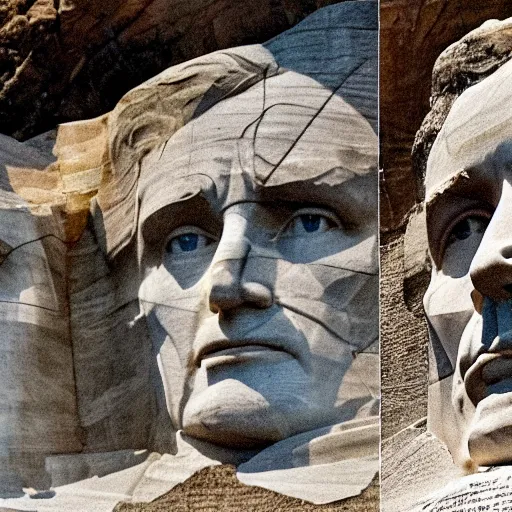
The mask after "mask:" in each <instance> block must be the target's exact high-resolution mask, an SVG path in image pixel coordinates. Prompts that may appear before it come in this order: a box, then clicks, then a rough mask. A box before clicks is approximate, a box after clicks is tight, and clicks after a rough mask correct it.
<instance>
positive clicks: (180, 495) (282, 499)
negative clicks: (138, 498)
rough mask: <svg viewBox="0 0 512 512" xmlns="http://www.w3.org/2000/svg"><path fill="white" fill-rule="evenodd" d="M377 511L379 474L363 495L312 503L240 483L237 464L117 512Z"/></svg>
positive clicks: (216, 468) (205, 471) (217, 468)
mask: <svg viewBox="0 0 512 512" xmlns="http://www.w3.org/2000/svg"><path fill="white" fill-rule="evenodd" d="M170 510H172V511H173V512H214V511H217V510H222V511H223V512H238V511H240V510H243V511H244V512H267V511H268V512H284V511H286V512H299V511H300V512H308V511H310V510H311V511H313V510H322V511H325V512H349V511H355V510H357V511H358V512H377V511H378V510H379V485H378V478H377V477H376V478H375V479H374V481H373V482H372V484H371V485H370V486H369V487H368V488H367V489H365V490H364V491H363V492H362V494H360V495H359V496H355V497H353V498H349V499H347V500H343V501H339V502H336V503H329V504H327V505H312V504H310V503H307V502H305V501H303V500H298V499H295V498H290V497H288V496H283V495H281V494H277V493H275V492H272V491H269V490H267V489H262V488H261V487H250V486H248V485H243V484H241V483H240V482H239V481H238V480H237V478H236V473H235V468H234V466H228V465H223V466H214V467H210V468H205V469H203V470H202V471H199V472H198V473H196V474H195V475H194V476H192V477H191V478H189V479H188V480H187V481H186V482H184V483H182V484H180V485H178V486H177V487H175V488H174V489H173V490H172V491H170V492H169V493H167V494H166V495H164V496H162V497H160V498H158V499H156V500H155V501H153V502H152V503H144V504H142V503H141V504H137V503H120V504H119V505H118V506H117V507H116V508H115V512H164V511H170Z"/></svg>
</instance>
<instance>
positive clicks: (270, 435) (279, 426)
mask: <svg viewBox="0 0 512 512" xmlns="http://www.w3.org/2000/svg"><path fill="white" fill-rule="evenodd" d="M182 428H183V431H184V433H185V434H187V435H189V436H191V437H195V438H197V439H201V440H203V441H207V442H210V443H213V444H216V445H219V446H225V447H229V448H235V449H236V448H241V449H251V448H261V447H264V446H266V445H270V444H272V443H275V442H277V441H280V440H282V439H285V438H287V437H288V436H289V435H290V431H289V428H288V422H287V420H286V418H285V417H284V415H282V414H281V413H279V411H277V410H275V407H271V406H270V404H269V402H268V401H267V400H266V399H265V398H264V397H263V396H262V395H261V394H259V393H258V392H257V391H255V390H254V389H251V388H250V387H248V386H246V385H244V384H242V383H241V382H239V381H234V380H226V381H222V382H220V383H218V384H215V385H214V386H210V387H209V388H208V389H206V390H204V391H203V392H201V393H200V394H199V395H196V396H193V397H191V399H190V400H189V401H188V403H187V405H186V406H185V410H184V411H183V421H182Z"/></svg>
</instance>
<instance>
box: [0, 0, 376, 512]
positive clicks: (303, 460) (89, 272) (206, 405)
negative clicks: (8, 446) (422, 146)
mask: <svg viewBox="0 0 512 512" xmlns="http://www.w3.org/2000/svg"><path fill="white" fill-rule="evenodd" d="M376 13H377V11H376V3H374V2H348V3H344V4H341V5H340V6H333V7H330V8H325V9H323V10H321V11H319V12H318V13H316V14H315V15H313V16H311V17H309V18H308V19H307V20H305V21H304V22H303V23H302V24H300V25H298V26H297V27H296V28H295V29H292V30H291V31H289V32H286V33H285V34H283V35H281V36H280V37H278V38H276V39H273V40H271V41H270V42H269V43H268V44H266V45H264V46H260V45H256V46H247V47H241V48H234V49H230V50H226V51H222V52H217V53H213V54H210V55H206V56H204V57H201V58H199V59H196V60H194V61H190V62H187V63H184V64H182V65H179V66H177V67H174V68H170V69H169V70H166V71H165V72H163V73H162V74H161V75H158V76H156V77H155V78H153V79H152V80H150V81H148V82H146V83H145V84H143V85H142V86H140V87H139V88H136V89H134V90H133V91H131V92H130V93H128V94H127V95H126V96H125V97H124V98H123V99H122V100H121V101H120V102H119V104H118V106H117V107H116V109H115V110H114V111H113V112H112V113H110V114H108V115H105V116H102V117H100V118H97V119H92V120H89V121H84V122H79V123H74V124H70V125H64V126H62V127H60V128H59V130H58V132H57V135H56V142H55V145H53V144H51V143H50V141H49V140H48V138H44V137H43V138H41V139H38V140H34V141H31V142H30V143H26V144H25V145H23V147H25V146H26V147H29V148H33V147H39V148H40V150H43V148H44V149H45V150H47V151H48V150H53V152H54V154H55V156H56V160H55V161H50V162H49V163H47V164H46V169H45V171H43V172H41V171H37V170H34V169H31V168H23V166H20V165H18V166H11V168H7V169H6V170H7V177H8V181H7V180H6V186H7V187H8V186H12V188H13V189H14V190H15V191H16V192H17V193H18V194H20V195H21V196H23V197H25V198H26V200H27V201H28V202H29V203H30V206H31V208H32V214H33V215H34V216H35V218H37V219H38V220H39V219H46V220H47V221H48V222H50V221H54V222H55V223H56V226H57V227H58V228H59V229H60V234H61V240H62V241H61V242H60V243H61V248H62V251H63V254H62V258H63V260H62V261H63V262H64V266H63V267H62V268H60V269H59V274H58V275H59V276H60V277H61V278H64V282H65V286H64V287H63V288H62V289H61V290H59V291H58V293H57V296H58V297H59V299H60V300H62V301H63V303H64V305H65V315H64V321H65V325H66V327H67V334H68V339H69V343H70V347H71V349H72V350H71V351H70V360H69V366H70V368H69V371H70V373H69V374H70V384H71V385H72V386H73V388H74V389H73V391H74V393H72V394H71V396H70V399H71V401H72V407H71V406H69V405H68V406H66V407H63V409H64V410H66V411H72V417H73V419H74V420H75V424H74V426H75V427H76V429H77V430H76V431H77V435H78V439H79V442H80V445H79V446H77V447H76V448H75V449H69V450H66V449H61V448H57V449H55V450H50V451H49V452H48V455H49V454H50V453H52V454H61V455H57V456H55V455H53V456H50V457H48V458H47V459H46V469H47V471H49V472H50V473H51V476H52V482H53V484H54V485H56V484H57V483H59V484H63V483H67V482H72V481H74V480H77V479H84V478H85V480H82V481H81V482H78V483H76V484H72V485H70V486H65V487H57V489H56V490H55V492H56V495H55V497H54V498H52V499H47V500H41V501H40V502H38V506H40V507H43V508H44V509H48V510H60V509H66V507H68V509H69V507H71V508H73V509H76V510H78V509H81V508H83V507H85V509H87V507H89V506H91V507H92V506H96V505H97V506H98V507H100V508H102V509H103V508H105V510H111V509H112V508H113V507H114V505H115V504H116V502H118V501H131V500H133V501H140V500H142V501H150V500H153V499H155V498H157V497H158V496H160V495H162V494H164V493H166V492H168V491H169V490H170V489H171V488H173V487H174V486H176V485H177V484H179V483H180V482H183V481H184V480H186V479H187V478H188V477H190V476H191V475H192V474H193V473H195V472H196V471H197V470H199V469H202V468H204V467H205V466H209V465H218V464H219V463H235V464H237V466H238V472H237V478H238V479H239V480H240V481H241V482H243V483H246V484H249V485H259V486H262V487H266V488H267V489H271V490H273V491H277V492H282V493H284V494H286V495H288V496H293V497H295V498H298V499H306V500H309V501H311V502H313V503H318V504H322V503H329V502H332V501H337V500H340V499H343V498H346V497H350V496H354V495H356V494H359V493H360V492H361V491H362V490H363V489H364V488H365V487H366V486H367V485H368V484H369V483H370V482H371V480H372V479H373V477H374V475H375V473H376V471H377V468H378V435H379V417H378V414H379V406H378V398H379V355H378V313H377V311H378V261H377V246H376V243H377V229H378V227H377V182H376V170H377V137H376V122H377V110H376V106H377V79H376V78H377V37H376V34H377V33H376V28H377V16H376ZM303 48H304V50H303V51H302V49H303ZM11 142H12V141H11ZM12 143H13V142H12ZM50 160H51V159H50ZM20 167H21V168H20ZM25 167H28V166H27V165H26V166H25ZM31 180H36V181H37V182H38V183H39V184H40V186H39V187H35V189H34V187H30V186H28V184H29V183H31V182H32V181H31ZM89 208H90V214H89ZM29 215H30V214H29ZM63 242H66V243H63ZM66 244H67V245H66ZM50 256H51V255H50ZM5 261H8V260H5ZM4 263H5V262H4ZM28 266H29V267H30V265H28ZM276 333H277V335H276ZM59 375H60V373H59ZM39 394H41V395H42V397H43V398H45V397H47V393H46V390H45V389H43V388H41V389H40V390H39ZM34 397H35V398H36V399H37V398H38V393H35V394H34ZM130 448H131V449H132V450H131V453H130V450H129V449H130ZM137 448H148V449H149V450H154V451H158V452H160V453H163V455H160V454H158V453H149V452H145V454H142V453H139V452H136V451H135V452H134V451H133V450H135V449H137ZM107 451H110V452H112V454H111V456H110V457H105V456H103V457H102V456H97V455H98V454H97V453H96V452H107ZM73 452H83V453H78V454H76V455H73ZM116 465H117V469H118V470H122V471H115V469H116ZM23 472H24V469H23V468H21V470H20V474H23ZM108 472H111V474H106V473H108ZM41 474H43V475H44V471H43V472H42V473H41ZM94 474H102V475H105V476H103V477H102V478H101V479H95V478H92V479H87V478H88V477H90V476H91V475H94ZM29 480H30V479H28V480H27V482H28V481H29ZM308 482H309V483H310V484H309V485H306V483H308ZM311 482H314V485H311ZM24 483H25V482H24ZM114 488H115V489H116V491H115V493H113V492H112V491H111V490H112V489H114ZM2 503H3V504H6V505H10V506H14V507H16V508H21V509H25V510H30V509H31V507H32V506H33V504H34V501H33V500H31V499H30V498H28V497H27V496H26V497H24V498H22V499H20V500H13V501H9V500H5V501H3V502H2ZM59 507H60V508H59Z"/></svg>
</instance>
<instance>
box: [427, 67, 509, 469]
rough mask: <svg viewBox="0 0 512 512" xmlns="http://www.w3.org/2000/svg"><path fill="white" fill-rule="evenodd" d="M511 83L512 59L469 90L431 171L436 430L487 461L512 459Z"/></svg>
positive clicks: (460, 450)
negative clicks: (511, 298)
mask: <svg viewBox="0 0 512 512" xmlns="http://www.w3.org/2000/svg"><path fill="white" fill-rule="evenodd" d="M511 83H512V66H511V65H510V63H508V64H505V65H504V66H503V67H502V68H500V69H499V70H498V71H496V72H495V73H494V74H493V75H491V76H490V77H489V78H487V79H485V80H483V81H482V82H481V83H479V84H478V85H475V86H473V87H471V88H470V89H468V90H467V91H466V92H465V93H463V94H462V95H461V97H460V98H459V99H458V100H457V101H456V102H455V104H454V106H453V107H452V110H451V112H450V114H449V116H448V118H447V120H446V122H445V125H444V127H443V129H442V131H441V132H440V134H439V135H438V138H437V140H436V143H435V144H434V146H433V148H432V151H431V154H430V158H429V162H428V167H427V177H426V189H427V197H426V201H427V223H428V234H429V245H430V250H431V254H432V258H433V260H434V264H435V265H434V271H433V275H432V281H431V283H430V287H429V290H428V291H427V294H426V296H425V310H426V313H427V317H428V319H429V322H430V325H431V341H432V343H433V345H434V347H433V353H434V358H435V360H436V362H437V368H436V369H437V372H438V376H439V381H438V382H434V383H432V385H431V392H430V396H429V407H430V418H431V427H432V429H433V431H434V432H435V433H436V434H437V435H438V436H440V437H441V438H442V439H443V440H444V441H445V442H446V443H447V444H448V446H449V448H450V451H451V452H452V454H453V455H454V456H455V458H456V459H458V460H460V461H463V460H464V459H465V458H466V457H468V456H469V457H470V458H471V459H472V460H473V461H474V462H476V463H477V464H479V465H490V464H496V463H503V462H510V461H511V460H512V451H511V450H510V446H511V443H510V434H509V432H510V425H511V423H512V422H511V420H510V412H511V406H510V397H511V396H512V395H511V393H512V365H511V364H510V361H511V359H510V354H511V353H512V352H511V351H512V336H511V332H512V302H511V300H510V296H511V295H510V292H511V289H510V285H511V284H512V263H511V262H512V260H511V257H512V235H511V233H510V219H511V214H512V210H511V205H512V188H511V184H510V179H511V174H510V163H511V161H512V128H511V127H512V124H511V122H510V105H511V102H512V95H511V94H510V84H511ZM443 366H444V370H443ZM451 373H453V376H451Z"/></svg>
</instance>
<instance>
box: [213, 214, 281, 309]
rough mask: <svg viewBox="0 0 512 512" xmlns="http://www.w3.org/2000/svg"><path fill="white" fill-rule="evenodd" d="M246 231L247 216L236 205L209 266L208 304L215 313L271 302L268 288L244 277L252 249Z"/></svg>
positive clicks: (225, 223)
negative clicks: (242, 214) (240, 213)
mask: <svg viewBox="0 0 512 512" xmlns="http://www.w3.org/2000/svg"><path fill="white" fill-rule="evenodd" d="M247 231H248V223H247V220H246V219H245V218H244V217H243V216H241V215H239V214H238V213H237V210H236V209H234V213H232V214H229V213H228V214H226V216H225V219H224V230H223V233H222V237H221V239H220V241H219V246H218V247H217V251H216V253H215V257H214V260H213V263H212V267H211V269H210V290H209V307H210V310H211V311H212V312H214V313H220V312H224V313H226V312H228V311H233V310H235V309H236V308H239V307H250V308H257V309H264V308H269V307H270V306H272V304H273V300H274V299H273V294H272V290H271V289H269V288H268V287H267V286H265V285H264V284H262V283H261V282H258V281H257V280H256V281H255V280H254V279H251V280H247V279H244V273H245V272H244V271H245V267H246V265H247V263H248V255H249V253H250V252H251V242H250V241H249V238H248V237H247V236H246V234H247ZM252 275H254V272H253V273H252Z"/></svg>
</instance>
